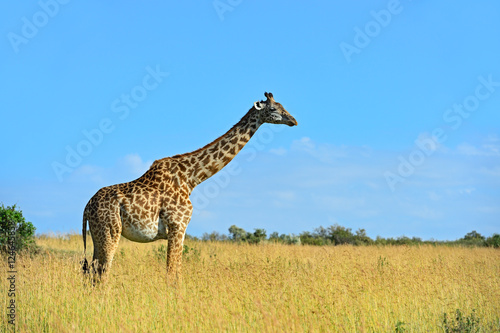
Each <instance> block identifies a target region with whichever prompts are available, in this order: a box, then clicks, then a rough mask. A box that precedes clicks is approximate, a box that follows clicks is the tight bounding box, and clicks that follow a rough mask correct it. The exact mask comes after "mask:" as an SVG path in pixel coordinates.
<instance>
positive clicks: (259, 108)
mask: <svg viewBox="0 0 500 333" xmlns="http://www.w3.org/2000/svg"><path fill="white" fill-rule="evenodd" d="M253 106H254V107H255V108H256V109H257V110H262V103H261V102H259V101H257V102H255V103H253Z"/></svg>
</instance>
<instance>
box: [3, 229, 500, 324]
mask: <svg viewBox="0 0 500 333" xmlns="http://www.w3.org/2000/svg"><path fill="white" fill-rule="evenodd" d="M89 240H90V239H89ZM37 243H38V244H39V245H41V246H42V247H43V249H44V250H42V254H40V255H36V256H33V257H31V258H30V257H29V256H25V257H18V260H17V263H16V266H17V270H18V273H17V282H16V289H17V295H16V303H17V318H16V321H17V328H18V330H19V331H21V332H102V331H111V332H112V331H121V332H153V331H159V332H164V331H194V332H207V331H240V332H241V331H243V332H245V331H251V332H255V331H263V332H275V331H287V332H288V331H314V332H318V331H320V332H321V331H330V332H389V331H395V330H399V331H400V332H401V331H405V332H428V331H431V332H435V331H443V330H444V327H443V316H444V313H447V314H448V319H449V318H450V317H452V316H453V314H454V313H455V311H456V310H457V309H460V311H461V313H464V314H469V313H472V312H474V314H475V316H476V317H477V318H479V320H480V323H479V324H480V326H481V328H482V329H483V331H486V332H488V331H496V330H500V326H499V325H500V324H499V320H500V251H499V250H495V249H491V248H450V247H444V246H437V247H435V246H421V247H406V246H398V247H392V246H387V247H376V246H366V247H353V246H337V247H316V246H287V245H277V244H261V245H245V244H240V245H238V244H231V243H220V242H214V243H210V242H187V244H186V245H187V247H186V250H185V254H184V261H183V279H182V281H181V282H179V283H169V282H167V281H166V272H165V270H166V268H165V259H164V251H163V250H164V247H163V248H161V245H163V246H166V244H165V243H160V242H156V243H151V244H138V243H133V242H129V241H126V240H123V239H122V241H121V242H120V246H119V249H118V252H117V254H116V256H115V260H114V263H113V267H112V269H111V272H110V276H109V278H108V280H107V282H106V283H104V284H100V285H98V286H97V287H91V286H89V285H88V284H86V283H85V281H84V278H83V277H82V274H81V266H80V263H79V262H80V261H81V259H82V243H81V237H78V236H70V237H66V238H63V237H45V238H40V239H38V240H37ZM90 248H92V247H90ZM90 252H91V251H90ZM88 257H90V258H91V255H89V254H88ZM0 265H1V266H0V267H2V268H1V269H0V270H1V271H5V272H6V271H7V265H6V260H5V259H3V260H2V263H1V264H0ZM5 275H6V273H5ZM0 281H1V282H0V288H1V295H2V296H1V297H0V300H1V301H0V304H1V306H2V308H4V309H5V308H6V306H7V302H8V298H7V292H6V290H7V281H6V279H5V278H4V277H2V278H1V279H0ZM4 313H5V311H2V317H1V318H2V320H1V322H0V331H2V332H3V331H6V330H7V329H8V324H7V319H6V316H5V314H4Z"/></svg>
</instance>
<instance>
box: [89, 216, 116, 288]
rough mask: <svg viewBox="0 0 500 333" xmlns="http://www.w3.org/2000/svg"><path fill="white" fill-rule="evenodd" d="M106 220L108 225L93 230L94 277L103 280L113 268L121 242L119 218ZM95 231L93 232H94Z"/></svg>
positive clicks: (100, 224) (103, 224)
mask: <svg viewBox="0 0 500 333" xmlns="http://www.w3.org/2000/svg"><path fill="white" fill-rule="evenodd" d="M114 216H115V218H114V219H111V218H108V219H106V222H107V223H99V224H97V225H98V226H101V228H100V229H99V228H92V229H94V230H92V229H91V234H92V240H93V242H94V255H93V259H92V264H91V267H92V271H93V273H94V275H95V276H96V277H97V278H98V279H101V278H102V277H103V276H104V275H105V273H106V272H108V271H109V269H110V268H111V264H112V262H113V257H114V254H115V252H116V249H117V247H118V243H119V242H120V237H121V231H122V230H121V229H122V228H121V223H120V222H121V221H120V218H119V216H118V215H117V214H116V215H114ZM92 231H93V232H92Z"/></svg>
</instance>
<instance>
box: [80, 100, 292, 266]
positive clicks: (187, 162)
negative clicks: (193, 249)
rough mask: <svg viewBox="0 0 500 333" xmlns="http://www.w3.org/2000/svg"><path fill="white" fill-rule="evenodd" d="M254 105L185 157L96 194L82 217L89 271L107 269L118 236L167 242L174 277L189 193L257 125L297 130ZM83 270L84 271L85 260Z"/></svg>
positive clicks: (272, 110) (266, 105) (282, 113)
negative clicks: (89, 241)
mask: <svg viewBox="0 0 500 333" xmlns="http://www.w3.org/2000/svg"><path fill="white" fill-rule="evenodd" d="M265 96H266V97H267V100H266V101H265V102H264V101H260V102H255V103H254V106H253V107H252V108H251V109H250V111H248V113H247V114H246V115H245V116H244V117H243V118H242V119H241V120H240V121H239V122H238V123H237V124H236V125H234V126H233V128H231V129H230V130H229V131H228V132H227V133H226V134H224V135H223V136H221V137H220V138H218V139H217V140H215V141H213V142H212V143H210V144H208V145H207V146H205V147H203V148H201V149H198V150H196V151H193V152H191V153H187V154H183V155H176V156H173V157H167V158H163V159H160V160H157V161H155V162H154V163H153V164H152V165H151V167H150V168H149V170H147V171H146V172H145V173H144V175H142V176H141V177H139V178H137V179H136V180H134V181H131V182H128V183H123V184H116V185H112V186H107V187H103V188H101V189H100V190H99V191H97V193H96V194H95V195H94V196H93V197H92V198H91V199H90V200H89V202H88V203H87V205H86V207H85V210H84V213H83V230H82V232H83V244H84V250H85V248H86V230H87V221H88V224H89V228H90V233H91V235H92V240H93V243H94V255H93V259H92V265H93V267H94V269H95V270H96V271H97V273H98V274H99V275H102V274H103V272H105V271H107V270H109V269H110V267H111V263H112V261H113V256H114V253H115V251H116V249H117V247H118V243H119V241H120V236H123V237H125V238H127V239H129V240H131V241H135V242H140V243H148V242H153V241H156V240H158V239H167V240H168V248H167V272H168V273H169V275H170V274H175V275H178V274H179V273H180V268H181V256H182V248H183V242H184V237H185V234H186V228H187V225H188V223H189V221H190V220H191V215H192V212H193V206H192V204H191V201H190V199H189V195H190V194H191V192H192V190H193V189H194V188H195V187H196V186H197V185H198V184H200V183H201V182H203V181H205V180H206V179H208V178H210V177H211V176H213V175H214V174H215V173H217V172H218V171H219V170H221V169H222V168H223V167H224V166H225V165H227V164H228V163H229V162H230V161H231V160H232V159H233V158H234V157H235V156H236V154H238V152H239V151H240V150H241V149H242V148H243V147H244V146H245V144H246V143H247V142H248V141H249V140H250V138H251V137H252V136H253V135H254V134H255V132H256V131H257V129H258V128H259V127H260V125H262V124H263V123H275V124H287V125H289V126H295V125H297V121H296V120H295V119H294V118H293V117H292V116H291V115H290V114H289V113H288V112H287V111H286V110H285V109H284V108H283V106H282V105H281V104H279V103H277V102H275V101H274V98H273V95H272V94H271V93H265ZM84 270H88V264H87V261H86V260H85V263H84Z"/></svg>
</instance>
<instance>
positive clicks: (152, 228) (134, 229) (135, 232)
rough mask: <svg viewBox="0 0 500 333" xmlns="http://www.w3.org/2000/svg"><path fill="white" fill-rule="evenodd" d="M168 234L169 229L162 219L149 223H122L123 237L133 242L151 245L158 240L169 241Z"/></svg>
mask: <svg viewBox="0 0 500 333" xmlns="http://www.w3.org/2000/svg"><path fill="white" fill-rule="evenodd" d="M167 233H168V231H167V228H166V226H165V224H164V223H163V221H162V219H160V218H159V219H158V220H157V221H156V222H154V221H149V223H144V222H143V223H141V222H139V221H130V220H129V221H122V236H123V237H125V238H126V239H128V240H131V241H133V242H139V243H149V242H154V241H155V240H157V239H167Z"/></svg>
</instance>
